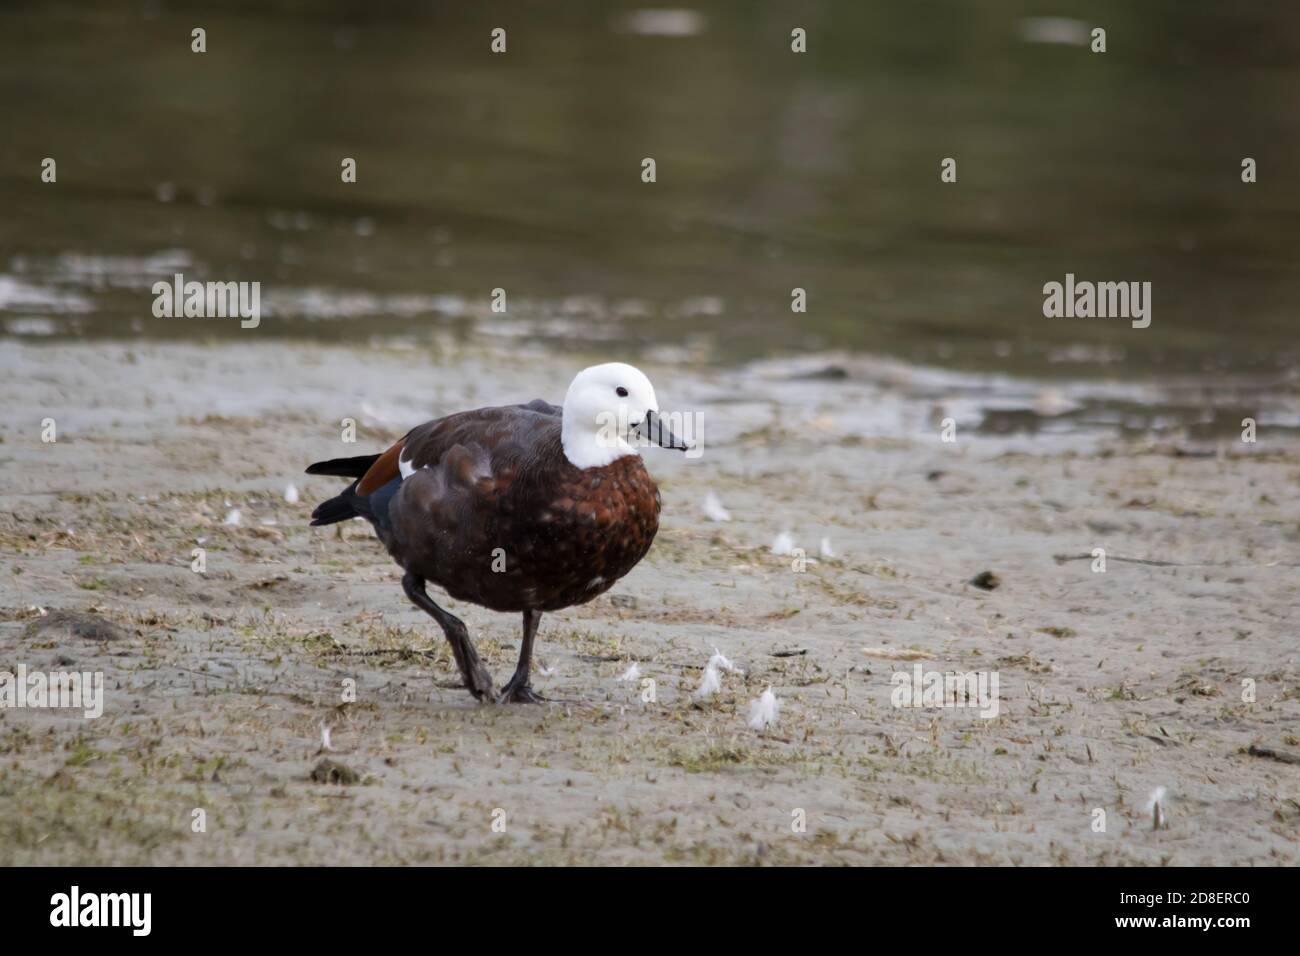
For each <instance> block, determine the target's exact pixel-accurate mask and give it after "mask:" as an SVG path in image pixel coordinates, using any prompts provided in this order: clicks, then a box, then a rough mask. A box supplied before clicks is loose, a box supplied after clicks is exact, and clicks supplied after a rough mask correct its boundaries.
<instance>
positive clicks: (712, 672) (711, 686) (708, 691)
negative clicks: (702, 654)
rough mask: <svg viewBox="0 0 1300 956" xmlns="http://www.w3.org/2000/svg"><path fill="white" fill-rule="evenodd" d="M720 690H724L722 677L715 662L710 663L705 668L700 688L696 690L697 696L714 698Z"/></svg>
mask: <svg viewBox="0 0 1300 956" xmlns="http://www.w3.org/2000/svg"><path fill="white" fill-rule="evenodd" d="M720 690H722V675H721V674H719V673H718V668H717V667H716V666H715V665H714V663H713V661H709V663H708V665H707V666H706V667H705V668H704V677H703V678H702V679H701V680H700V686H699V687H698V688H697V689H696V691H695V696H696V697H700V698H704V697H712V696H713V695H714V694H716V693H717V692H718V691H720Z"/></svg>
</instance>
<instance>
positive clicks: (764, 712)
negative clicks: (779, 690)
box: [749, 684, 781, 730]
mask: <svg viewBox="0 0 1300 956" xmlns="http://www.w3.org/2000/svg"><path fill="white" fill-rule="evenodd" d="M780 712H781V702H780V701H779V700H777V699H776V694H774V693H772V685H771V684H768V685H767V690H765V691H763V695H762V696H761V697H759V698H758V700H754V701H750V703H749V726H751V727H753V728H754V729H755V730H762V729H763V728H765V727H771V726H772V725H773V724H775V723H776V717H777V714H779V713H780Z"/></svg>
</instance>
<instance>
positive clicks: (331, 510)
mask: <svg viewBox="0 0 1300 956" xmlns="http://www.w3.org/2000/svg"><path fill="white" fill-rule="evenodd" d="M353 460H354V461H355V460H356V459H353ZM323 464H326V465H328V464H330V463H329V462H323ZM312 467H313V468H315V467H316V466H315V465H312ZM356 487H357V483H356V482H355V481H354V482H352V484H350V485H348V486H347V488H346V489H344V491H343V494H341V495H337V496H335V497H333V498H331V499H329V501H322V502H321V503H320V504H318V505H317V506H316V510H315V511H313V512H312V513H311V523H312V524H313V525H321V524H334V523H335V522H338V521H347V520H348V519H349V518H359V517H362V514H361V512H359V511H357V509H356V502H357V501H359V500H360V499H358V498H357V496H356V495H355V494H353V492H354V491H355V490H356Z"/></svg>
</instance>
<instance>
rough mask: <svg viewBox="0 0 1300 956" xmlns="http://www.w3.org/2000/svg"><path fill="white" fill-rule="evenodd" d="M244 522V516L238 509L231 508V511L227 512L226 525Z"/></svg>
mask: <svg viewBox="0 0 1300 956" xmlns="http://www.w3.org/2000/svg"><path fill="white" fill-rule="evenodd" d="M243 520H244V516H243V514H242V513H241V512H240V510H239V509H238V508H231V509H230V510H229V511H227V512H226V520H225V523H226V524H229V525H237V524H239V523H240V522H241V521H243Z"/></svg>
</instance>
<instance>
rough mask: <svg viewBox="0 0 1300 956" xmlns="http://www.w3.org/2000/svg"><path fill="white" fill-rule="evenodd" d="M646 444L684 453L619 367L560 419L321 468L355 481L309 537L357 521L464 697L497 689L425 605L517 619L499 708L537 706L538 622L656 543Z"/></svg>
mask: <svg viewBox="0 0 1300 956" xmlns="http://www.w3.org/2000/svg"><path fill="white" fill-rule="evenodd" d="M641 439H644V440H646V441H652V442H654V443H656V444H658V445H661V446H663V447H664V448H676V449H681V450H687V449H688V447H689V446H688V445H687V444H686V443H685V442H683V441H681V440H680V439H679V438H677V437H676V436H675V435H674V434H673V433H672V432H671V431H670V430H669V429H668V428H667V427H666V426H665V425H664V423H663V421H662V419H661V418H660V417H659V403H658V402H657V401H656V400H655V390H654V387H653V386H652V385H651V384H650V380H649V379H648V378H646V377H645V375H643V374H642V373H641V372H640V371H639V370H638V369H635V368H633V367H632V366H631V365H624V364H622V363H620V362H610V363H608V364H605V365H595V366H592V367H591V368H587V369H584V370H583V371H581V372H579V373H578V374H577V376H576V377H575V378H574V379H573V383H572V384H571V385H570V386H569V391H568V393H567V394H566V395H565V397H564V407H563V408H557V407H556V406H554V405H551V404H549V403H547V402H544V401H541V400H540V399H539V400H537V401H533V402H529V403H528V404H527V405H506V406H502V407H496V408H478V409H475V410H473V411H468V412H458V413H456V414H454V415H448V416H447V417H446V418H439V419H435V420H434V421H431V422H426V423H425V424H423V425H421V426H419V427H418V428H414V429H412V430H411V431H410V432H408V433H407V435H406V437H405V438H403V439H402V440H401V441H399V442H397V443H396V444H395V445H393V446H392V447H391V448H389V449H388V450H387V451H385V452H383V453H382V454H379V455H363V456H361V457H358V458H336V459H334V460H332V461H322V462H317V463H316V464H314V465H312V466H311V467H309V468H308V469H307V474H309V475H337V476H341V477H346V478H355V479H356V480H355V481H353V482H352V484H350V485H349V486H348V487H347V488H346V489H345V490H344V492H343V493H342V494H341V495H339V496H338V497H335V498H331V499H329V500H328V501H326V502H324V503H323V504H321V505H320V506H319V507H317V508H316V510H315V511H313V512H312V522H311V523H312V524H313V525H327V524H333V523H334V522H336V521H345V520H347V519H348V518H353V517H358V516H359V517H362V518H365V519H366V520H368V521H369V522H370V523H371V525H373V526H374V529H375V532H376V534H377V535H378V536H379V539H380V540H381V541H382V542H383V543H384V546H385V547H387V548H388V553H389V554H391V555H392V556H393V558H394V560H396V561H397V563H398V564H399V565H401V567H402V568H403V570H405V572H406V574H405V575H404V576H403V578H402V587H403V588H404V589H405V591H406V595H407V597H409V598H410V599H411V600H412V601H413V602H414V603H415V604H416V605H417V606H418V607H419V608H421V609H422V610H424V611H425V612H426V613H428V614H430V615H431V616H432V617H433V619H434V620H436V621H437V622H438V624H439V625H440V626H441V627H442V630H443V633H444V634H446V636H447V640H448V642H449V643H450V644H451V649H452V653H453V654H454V655H455V658H456V665H457V666H458V667H459V668H460V673H461V677H462V678H463V679H464V681H465V686H466V687H467V688H469V690H470V692H471V693H472V694H473V695H474V696H475V697H477V698H479V699H480V700H483V699H490V698H491V697H492V696H493V693H494V692H493V689H492V678H491V676H490V675H489V674H488V672H487V669H486V668H485V667H484V666H483V663H482V661H480V660H479V657H478V654H477V653H476V652H475V650H474V646H473V645H472V644H471V643H470V640H469V634H468V632H467V631H466V630H465V625H464V623H463V622H462V621H461V620H460V619H459V618H457V617H455V616H454V615H452V614H450V613H448V612H447V611H445V610H443V609H442V608H441V607H439V606H438V605H437V604H435V603H434V602H433V600H432V599H431V598H430V597H429V594H428V592H427V591H426V590H425V582H426V581H432V582H433V583H434V584H436V585H438V586H439V587H441V588H442V589H443V590H445V591H446V592H447V593H448V594H449V595H451V596H452V597H453V598H455V599H457V600H461V601H470V602H472V603H474V604H479V605H482V606H483V607H486V608H490V609H491V610H494V611H522V612H523V616H524V622H523V648H522V649H521V651H520V654H519V666H518V667H517V668H516V669H515V673H514V676H513V677H511V678H510V682H509V683H508V684H506V686H505V688H504V689H503V690H502V691H501V694H500V696H499V697H498V699H499V700H500V701H501V702H503V703H504V702H507V701H515V702H524V701H527V702H537V701H540V700H542V699H543V698H541V697H540V696H538V695H537V694H536V693H535V692H534V691H533V689H532V687H531V686H529V678H528V673H529V666H530V664H531V662H532V655H533V639H534V637H535V636H536V634H537V625H538V622H540V621H541V617H542V612H543V611H556V610H559V609H560V608H566V607H572V606H573V605H575V604H584V603H586V602H587V601H590V600H591V599H592V598H594V597H596V596H597V595H600V594H603V593H604V592H605V591H608V590H609V589H610V588H611V587H613V585H614V582H615V581H617V580H618V579H619V578H621V577H623V575H625V574H627V573H628V572H629V571H631V570H632V568H633V567H635V566H636V564H637V562H638V561H640V560H641V559H642V558H643V557H645V554H646V552H647V551H649V550H650V544H651V542H652V541H654V537H655V532H657V531H658V530H659V507H660V499H659V489H658V488H657V487H656V486H655V483H654V480H653V479H651V477H650V474H649V472H647V471H646V469H645V466H644V465H643V464H642V463H641V455H640V453H639V452H638V451H637V445H638V444H639V443H641V441H640V440H641Z"/></svg>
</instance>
